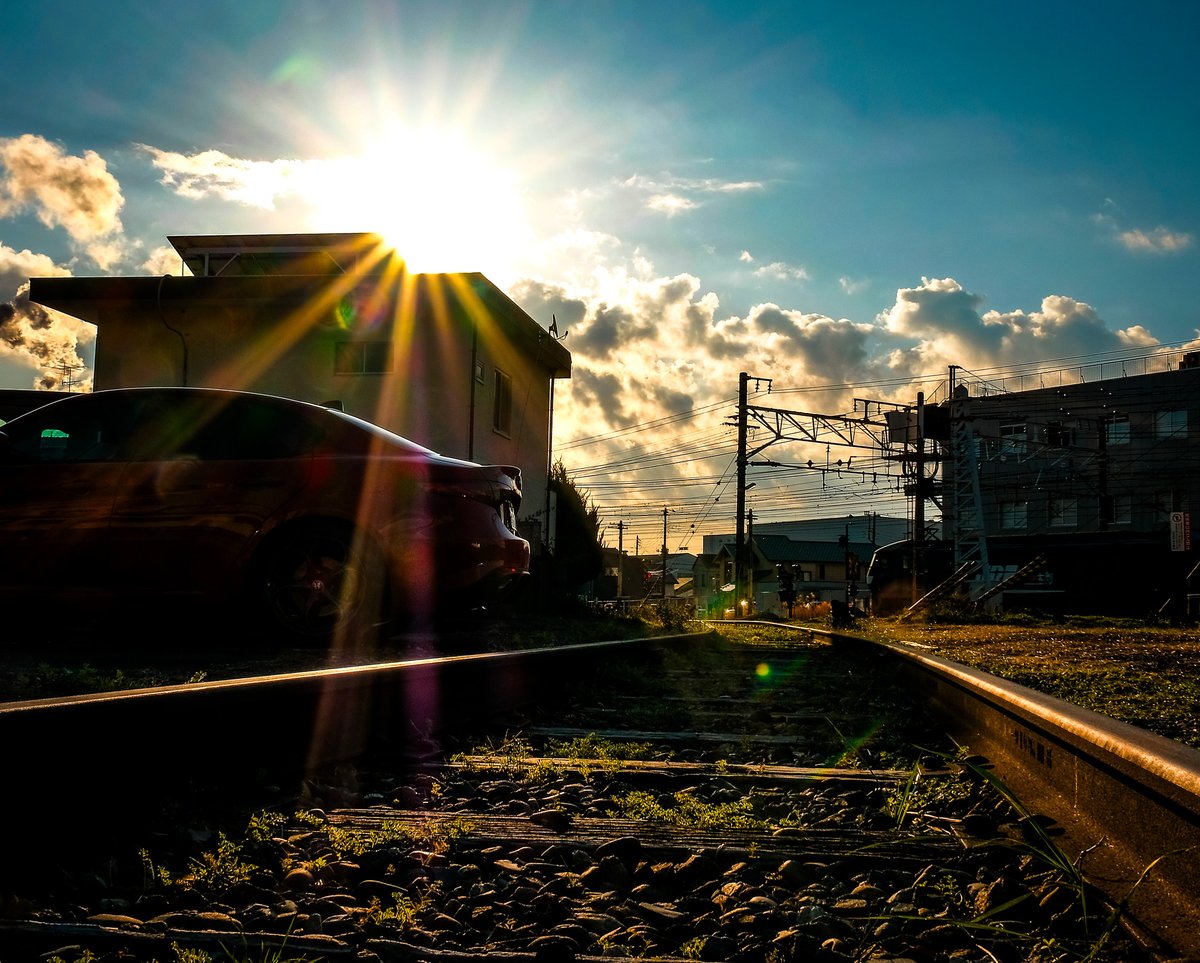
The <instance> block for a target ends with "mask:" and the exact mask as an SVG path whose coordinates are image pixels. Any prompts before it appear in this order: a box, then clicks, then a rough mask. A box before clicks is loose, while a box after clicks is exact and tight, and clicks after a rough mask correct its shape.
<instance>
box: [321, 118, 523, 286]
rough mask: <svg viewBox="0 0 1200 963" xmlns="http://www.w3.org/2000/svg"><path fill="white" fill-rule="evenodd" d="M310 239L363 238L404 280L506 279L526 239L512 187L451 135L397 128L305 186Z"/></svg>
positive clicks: (495, 168) (493, 166)
mask: <svg viewBox="0 0 1200 963" xmlns="http://www.w3.org/2000/svg"><path fill="white" fill-rule="evenodd" d="M305 194H306V196H307V199H308V201H309V203H310V204H311V205H312V208H313V226H314V228H315V229H319V230H346V231H371V232H374V233H377V234H380V235H382V236H383V237H384V238H385V239H386V240H387V241H388V243H389V244H390V245H392V246H394V247H395V249H396V251H397V252H398V253H399V255H400V256H401V257H402V258H403V259H404V260H405V262H406V263H407V265H408V267H409V269H410V270H412V271H425V272H437V271H481V272H482V273H484V274H486V275H487V276H488V277H489V278H490V279H492V280H493V281H496V282H497V283H502V282H503V281H504V280H506V279H508V277H509V276H510V275H511V272H512V270H513V258H514V254H515V253H516V252H517V251H518V250H519V247H520V245H521V244H522V243H523V241H524V239H525V237H526V235H527V232H526V228H525V221H524V216H523V212H522V209H521V201H520V193H519V190H518V187H517V183H516V179H515V178H514V177H513V175H512V174H511V173H510V172H509V171H507V170H505V169H504V168H503V167H501V166H500V165H498V164H496V163H495V162H494V161H492V160H491V159H490V158H489V157H487V156H486V155H485V154H483V153H482V152H480V151H478V150H476V149H474V148H472V147H471V146H470V145H469V144H468V143H467V142H466V140H465V138H464V137H463V136H462V135H461V134H458V133H456V132H454V131H444V130H432V129H422V130H409V129H397V130H394V131H391V132H390V133H389V134H388V135H387V136H386V137H383V138H380V139H378V140H375V141H373V142H372V143H370V144H369V145H368V146H367V148H366V149H365V150H364V151H363V152H362V153H361V154H358V155H355V156H351V157H345V158H341V159H339V160H335V161H330V162H329V163H328V164H326V165H324V166H323V167H322V168H321V170H320V173H319V174H318V176H316V177H314V178H313V182H312V183H310V184H308V185H306V186H305Z"/></svg>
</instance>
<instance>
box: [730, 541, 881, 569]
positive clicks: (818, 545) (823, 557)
mask: <svg viewBox="0 0 1200 963" xmlns="http://www.w3.org/2000/svg"><path fill="white" fill-rule="evenodd" d="M753 544H754V547H755V548H756V549H757V550H758V552H759V554H760V555H762V557H763V558H764V559H766V560H767V561H768V562H770V563H772V564H775V565H778V564H780V563H791V562H844V561H845V560H846V552H847V551H850V552H852V553H853V554H854V555H857V556H858V559H859V561H860V562H864V563H865V562H868V561H870V559H871V554H872V553H873V552H874V551H875V546H874V545H872V544H871V543H870V542H851V543H850V544H849V545H848V546H847V547H846V548H845V549H843V548H842V546H841V545H839V544H838V543H837V542H812V541H800V540H798V539H793V538H788V537H787V536H786V535H755V536H754V539H753ZM722 551H723V552H725V553H727V554H730V555H732V554H733V546H732V545H725V546H722Z"/></svg>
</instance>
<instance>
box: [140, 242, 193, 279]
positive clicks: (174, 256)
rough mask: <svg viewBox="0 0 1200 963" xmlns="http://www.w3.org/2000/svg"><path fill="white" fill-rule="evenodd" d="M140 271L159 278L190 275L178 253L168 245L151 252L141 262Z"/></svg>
mask: <svg viewBox="0 0 1200 963" xmlns="http://www.w3.org/2000/svg"><path fill="white" fill-rule="evenodd" d="M141 269H142V272H143V273H144V274H156V275H158V276H160V277H161V276H162V275H164V274H172V275H179V274H181V273H182V274H191V273H192V272H191V271H190V270H189V269H188V268H187V266H186V265H184V264H183V262H182V260H181V258H180V257H179V252H178V251H176V250H175V248H173V247H171V246H170V245H169V244H163V245H161V246H159V247H156V248H155V249H154V250H153V251H151V252H150V253H149V254H148V255H147V256H146V259H145V260H144V261H143V262H142V264H141Z"/></svg>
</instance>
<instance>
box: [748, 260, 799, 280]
mask: <svg viewBox="0 0 1200 963" xmlns="http://www.w3.org/2000/svg"><path fill="white" fill-rule="evenodd" d="M754 276H755V277H760V278H770V279H771V280H774V281H807V280H808V270H807V269H806V268H805V267H804V266H803V265H800V264H787V263H786V262H784V261H772V262H771V263H770V264H764V265H763V266H762V267H760V268H755V269H754Z"/></svg>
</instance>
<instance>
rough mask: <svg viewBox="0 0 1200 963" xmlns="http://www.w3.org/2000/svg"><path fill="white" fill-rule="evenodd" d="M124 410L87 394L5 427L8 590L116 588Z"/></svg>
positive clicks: (2, 486)
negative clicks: (113, 542) (113, 560)
mask: <svg viewBox="0 0 1200 963" xmlns="http://www.w3.org/2000/svg"><path fill="white" fill-rule="evenodd" d="M124 410H125V405H124V403H123V400H122V399H121V398H120V397H113V396H107V395H104V394H99V395H83V394H81V395H78V396H76V397H73V398H67V399H63V400H62V401H59V402H55V403H53V404H50V405H47V406H45V407H43V408H40V409H38V410H37V411H34V412H32V413H30V414H27V415H24V416H22V417H20V418H16V419H14V420H13V421H11V422H9V423H8V424H6V425H4V426H3V427H2V428H0V432H2V433H3V435H4V436H5V437H4V439H3V441H0V506H2V508H0V592H2V593H4V594H10V595H11V594H16V593H25V592H29V591H34V592H41V593H54V594H58V593H75V592H85V593H91V592H99V593H103V592H106V591H108V589H109V588H110V587H111V586H110V581H109V574H110V570H109V567H108V561H109V543H108V535H109V528H108V526H109V521H110V517H111V511H112V506H113V502H114V501H115V499H116V493H117V490H118V488H119V485H120V480H121V477H122V475H123V474H124V465H123V463H122V462H121V460H120V450H121V447H122V444H121V442H122V434H123V432H124V428H125V419H124Z"/></svg>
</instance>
